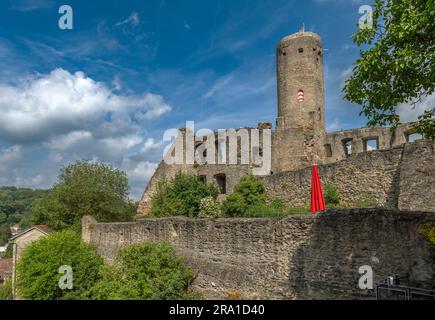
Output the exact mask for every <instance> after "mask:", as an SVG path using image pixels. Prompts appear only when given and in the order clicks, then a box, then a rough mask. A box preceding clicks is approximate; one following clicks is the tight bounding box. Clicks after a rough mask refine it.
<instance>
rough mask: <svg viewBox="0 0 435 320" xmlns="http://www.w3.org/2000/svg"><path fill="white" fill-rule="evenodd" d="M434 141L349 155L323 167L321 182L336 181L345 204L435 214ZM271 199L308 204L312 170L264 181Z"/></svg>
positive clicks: (291, 203) (280, 175)
mask: <svg viewBox="0 0 435 320" xmlns="http://www.w3.org/2000/svg"><path fill="white" fill-rule="evenodd" d="M434 145H435V143H434V142H433V141H427V140H423V141H418V142H412V143H406V144H403V145H401V146H399V147H395V148H393V149H389V150H375V151H369V152H363V153H357V154H352V155H350V156H349V157H348V158H347V159H345V160H341V161H338V162H335V163H331V164H325V165H319V172H320V176H321V178H322V182H323V184H325V182H326V181H330V182H332V183H334V185H335V186H336V187H337V189H338V191H339V193H340V194H341V199H342V203H343V204H345V205H347V206H351V207H352V206H353V207H361V206H381V207H386V208H399V209H401V210H425V211H435V188H434V178H433V177H434V174H433V173H434V170H435V169H434V166H435V152H434ZM263 179H264V182H265V186H266V191H267V196H268V197H269V199H273V198H276V197H279V198H281V199H283V200H284V201H285V202H286V203H287V204H288V205H290V206H308V205H309V203H310V192H311V168H305V169H302V170H298V171H289V172H281V173H277V174H273V175H270V176H267V177H264V178H263Z"/></svg>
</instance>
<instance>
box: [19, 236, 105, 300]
mask: <svg viewBox="0 0 435 320" xmlns="http://www.w3.org/2000/svg"><path fill="white" fill-rule="evenodd" d="M102 264H103V260H102V259H101V258H100V257H98V256H97V255H96V254H95V251H94V248H92V247H91V246H89V245H87V244H84V243H83V242H81V238H80V235H79V234H77V233H75V232H73V231H62V232H56V233H52V234H50V235H49V236H47V237H43V238H41V239H39V240H37V241H34V242H32V243H30V244H29V245H28V246H27V247H26V248H25V249H24V251H23V253H22V255H21V257H20V259H19V260H18V265H17V289H18V292H19V295H20V297H22V298H24V299H29V300H59V299H89V298H90V292H91V287H92V286H93V285H94V284H95V282H96V280H97V279H98V275H99V269H100V266H101V265H102ZM63 265H68V266H71V268H72V270H73V289H71V290H69V289H64V290H62V289H60V288H59V280H60V278H61V277H62V276H63V274H61V273H59V268H60V267H61V266H63Z"/></svg>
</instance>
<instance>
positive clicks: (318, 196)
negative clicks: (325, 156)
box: [310, 165, 326, 213]
mask: <svg viewBox="0 0 435 320" xmlns="http://www.w3.org/2000/svg"><path fill="white" fill-rule="evenodd" d="M325 209H326V208H325V199H324V198H323V190H322V182H321V181H320V175H319V170H318V169H317V165H313V170H312V171H311V207H310V211H311V212H313V213H314V212H317V211H322V210H325Z"/></svg>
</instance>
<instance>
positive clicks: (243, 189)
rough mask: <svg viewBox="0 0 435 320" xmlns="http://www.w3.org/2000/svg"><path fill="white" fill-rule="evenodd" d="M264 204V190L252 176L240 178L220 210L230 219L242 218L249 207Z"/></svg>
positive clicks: (259, 182)
mask: <svg viewBox="0 0 435 320" xmlns="http://www.w3.org/2000/svg"><path fill="white" fill-rule="evenodd" d="M265 204H266V195H265V188H264V185H263V183H262V181H260V180H259V179H258V178H256V177H254V175H252V174H247V175H246V176H244V177H242V178H241V179H240V181H239V182H238V183H237V184H236V185H235V187H234V193H232V194H230V195H229V196H228V197H227V198H226V199H225V201H224V203H223V207H222V210H223V212H224V213H225V214H226V215H228V216H231V217H243V216H244V215H245V213H246V212H247V211H248V209H249V207H252V206H260V205H265Z"/></svg>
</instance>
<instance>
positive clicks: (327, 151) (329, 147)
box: [325, 144, 332, 158]
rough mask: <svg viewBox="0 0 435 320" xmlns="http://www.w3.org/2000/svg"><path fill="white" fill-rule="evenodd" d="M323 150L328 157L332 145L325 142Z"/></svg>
mask: <svg viewBox="0 0 435 320" xmlns="http://www.w3.org/2000/svg"><path fill="white" fill-rule="evenodd" d="M325 152H326V156H327V157H328V158H330V157H332V147H331V145H330V144H325Z"/></svg>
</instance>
